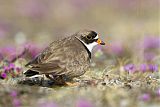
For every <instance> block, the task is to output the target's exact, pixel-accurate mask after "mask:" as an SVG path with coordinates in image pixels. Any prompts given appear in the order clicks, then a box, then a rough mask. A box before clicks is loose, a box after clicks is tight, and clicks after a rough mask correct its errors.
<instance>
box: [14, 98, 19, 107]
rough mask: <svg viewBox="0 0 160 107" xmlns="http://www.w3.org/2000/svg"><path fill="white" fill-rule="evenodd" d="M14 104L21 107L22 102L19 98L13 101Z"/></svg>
mask: <svg viewBox="0 0 160 107" xmlns="http://www.w3.org/2000/svg"><path fill="white" fill-rule="evenodd" d="M12 104H13V106H14V107H20V106H21V101H20V100H19V99H17V98H14V99H13V101H12Z"/></svg>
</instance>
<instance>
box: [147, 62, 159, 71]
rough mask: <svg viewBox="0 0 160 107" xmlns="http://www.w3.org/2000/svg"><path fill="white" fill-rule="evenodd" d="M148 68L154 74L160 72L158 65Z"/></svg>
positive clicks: (150, 65)
mask: <svg viewBox="0 0 160 107" xmlns="http://www.w3.org/2000/svg"><path fill="white" fill-rule="evenodd" d="M148 68H149V70H150V71H152V72H157V71H158V65H153V64H149V65H148Z"/></svg>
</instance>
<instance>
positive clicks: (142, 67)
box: [140, 64, 147, 72]
mask: <svg viewBox="0 0 160 107" xmlns="http://www.w3.org/2000/svg"><path fill="white" fill-rule="evenodd" d="M140 71H141V72H146V71H147V64H141V65H140Z"/></svg>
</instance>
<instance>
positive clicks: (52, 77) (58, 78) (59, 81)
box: [46, 74, 65, 85]
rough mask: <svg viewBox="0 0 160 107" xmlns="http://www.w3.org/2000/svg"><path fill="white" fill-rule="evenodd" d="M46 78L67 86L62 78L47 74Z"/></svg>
mask: <svg viewBox="0 0 160 107" xmlns="http://www.w3.org/2000/svg"><path fill="white" fill-rule="evenodd" d="M46 77H47V78H48V79H50V80H51V81H53V82H54V83H55V84H57V85H65V81H64V80H63V79H62V78H61V76H55V75H49V74H46Z"/></svg>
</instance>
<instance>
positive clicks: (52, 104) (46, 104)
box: [38, 102, 58, 107]
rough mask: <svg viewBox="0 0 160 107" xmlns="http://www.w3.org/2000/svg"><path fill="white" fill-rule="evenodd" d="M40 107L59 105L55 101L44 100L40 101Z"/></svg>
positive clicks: (55, 106)
mask: <svg viewBox="0 0 160 107" xmlns="http://www.w3.org/2000/svg"><path fill="white" fill-rule="evenodd" d="M38 107H58V106H57V104H55V103H54V102H44V103H40V104H39V105H38Z"/></svg>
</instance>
